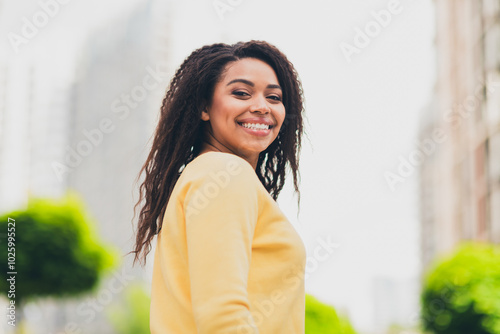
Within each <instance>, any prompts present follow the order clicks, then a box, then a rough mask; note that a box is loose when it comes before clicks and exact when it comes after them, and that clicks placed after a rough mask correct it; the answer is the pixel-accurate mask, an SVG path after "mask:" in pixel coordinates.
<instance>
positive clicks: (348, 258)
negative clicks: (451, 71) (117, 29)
mask: <svg viewBox="0 0 500 334" xmlns="http://www.w3.org/2000/svg"><path fill="white" fill-rule="evenodd" d="M140 1H142V0H120V1H118V0H106V1H102V0H101V1H98V0H86V1H82V0H72V1H69V3H68V4H65V5H61V7H60V9H59V10H60V11H59V12H58V13H57V15H55V16H54V18H51V20H50V22H49V23H48V24H47V26H46V27H44V28H43V29H40V31H39V33H38V35H37V36H36V37H35V38H33V39H32V40H31V41H30V42H29V44H28V45H23V46H21V47H20V50H21V52H20V53H19V54H18V55H16V56H15V58H16V59H44V60H45V61H47V59H50V58H51V57H52V56H53V55H54V54H57V53H59V54H67V57H60V56H59V57H57V60H58V64H57V68H59V69H60V71H59V72H55V73H53V74H52V75H53V76H61V77H64V76H65V75H68V73H72V72H71V70H70V69H71V67H72V66H73V65H74V64H73V62H74V60H75V53H76V52H77V50H78V46H79V45H80V44H81V42H82V41H83V39H84V38H85V37H86V36H87V34H88V32H89V30H90V29H95V28H97V27H99V26H100V25H103V24H107V23H108V22H109V20H110V19H111V18H113V17H115V16H118V15H120V12H122V11H123V12H126V11H128V10H130V9H131V8H133V5H134V4H135V3H137V2H140ZM394 1H395V0H394ZM221 2H223V3H233V4H236V5H234V6H232V7H233V9H232V10H231V11H227V12H225V13H224V16H223V17H224V19H223V20H221V19H220V18H219V16H218V15H217V12H216V10H215V8H214V6H213V2H212V1H206V0H203V1H202V0H188V1H182V2H181V1H177V2H175V16H174V17H173V18H172V21H171V22H169V25H170V27H171V28H172V29H173V30H172V34H173V35H172V37H173V46H174V48H173V50H172V52H173V58H174V59H173V66H174V67H177V66H178V65H180V63H181V62H182V60H183V59H184V58H185V57H186V56H187V55H189V53H190V52H191V51H193V50H194V49H196V48H198V47H200V46H202V45H204V44H209V43H213V42H219V41H222V42H236V41H239V40H249V39H264V40H267V41H269V42H271V43H273V44H275V45H276V46H278V47H279V48H280V49H281V50H282V51H283V52H284V53H285V54H286V55H287V56H288V57H289V59H290V60H291V61H292V63H293V64H294V65H295V67H296V69H297V70H298V73H299V75H300V77H301V79H302V84H303V87H304V91H305V99H306V117H307V124H306V131H307V132H308V134H309V138H310V140H311V142H310V143H309V142H308V140H307V137H305V138H304V143H303V155H302V159H301V168H300V172H301V176H302V183H301V196H302V202H301V204H302V205H301V212H300V216H299V220H297V219H296V212H297V208H296V198H295V197H293V198H292V191H291V189H292V188H291V184H290V182H288V183H287V185H286V187H285V189H284V191H283V192H282V195H281V197H280V199H279V204H280V207H281V208H282V210H283V211H284V212H285V213H286V214H287V216H288V217H289V219H290V221H291V222H292V223H293V224H294V226H295V228H296V229H297V231H298V232H299V234H300V235H301V236H302V238H303V240H304V243H305V245H306V247H307V250H308V255H309V256H311V257H312V256H313V251H314V249H315V247H317V246H318V242H317V238H318V237H323V238H324V239H326V237H327V236H330V237H331V239H332V240H334V241H336V242H338V243H340V244H341V246H340V247H339V248H338V249H337V250H336V251H335V252H334V254H332V256H331V258H329V259H328V260H327V261H325V262H323V263H321V265H320V266H319V268H318V269H317V270H316V271H314V272H311V273H310V276H309V277H308V279H307V280H306V291H307V292H308V293H311V294H313V295H315V296H317V297H318V298H319V299H321V300H323V301H325V302H328V303H330V304H333V305H334V306H336V307H338V308H339V309H345V310H347V311H348V312H349V315H350V317H351V319H352V321H353V322H354V324H355V326H356V327H357V328H359V329H361V330H364V331H368V330H369V329H371V328H373V324H374V322H375V321H376V319H374V313H373V312H374V307H373V301H372V299H373V298H372V294H373V289H372V287H371V284H372V279H373V278H374V277H380V276H382V277H388V278H393V279H405V278H412V277H417V276H418V274H419V270H420V268H419V265H420V264H419V258H418V256H419V248H418V242H419V235H418V233H419V229H418V208H417V203H418V202H417V190H418V187H417V186H418V183H417V176H416V174H414V175H413V176H412V177H410V178H408V179H407V181H406V182H405V183H403V184H399V185H397V188H396V191H394V192H393V191H391V190H390V188H389V187H388V185H387V183H386V182H385V179H384V173H385V172H386V171H394V172H395V171H396V168H397V165H398V163H399V160H398V156H399V155H402V156H404V157H408V155H409V153H410V152H411V151H412V150H413V147H414V144H415V142H416V135H417V129H418V122H419V114H420V113H421V110H422V108H424V107H425V105H426V104H427V102H428V101H429V98H430V93H431V90H432V85H433V82H434V54H433V52H434V50H433V34H434V17H433V14H434V13H433V8H432V1H431V0H420V1H411V0H401V1H400V2H399V3H400V5H399V6H400V7H401V11H402V12H401V13H400V14H397V15H392V16H391V22H390V23H389V24H388V25H387V26H386V27H383V28H382V29H381V32H380V34H379V35H378V36H376V37H373V38H372V39H371V42H370V44H369V45H368V46H367V47H366V48H363V49H361V50H360V53H359V54H355V55H353V57H352V60H353V61H352V62H351V63H348V62H347V61H346V59H345V58H344V56H343V54H342V52H341V51H340V48H339V45H340V43H342V42H346V43H349V44H353V38H354V35H355V30H354V28H356V27H359V28H360V29H364V28H365V25H366V24H367V23H369V22H370V21H373V20H374V18H373V16H372V15H371V11H377V12H378V11H380V10H382V9H386V8H387V6H388V4H389V3H390V2H391V1H390V0H385V1H380V0H374V1H369V2H368V1H362V0H337V1H333V0H331V1H326V0H313V1H308V2H305V1H296V0H294V1H285V0H279V1H264V0H253V1H245V0H240V1H236V0H232V1H229V0H224V1H221ZM2 6H3V8H2ZM12 8H15V9H16V11H15V12H16V13H17V14H16V15H5V13H7V12H8V11H9V9H12ZM39 8H40V7H39V4H38V2H35V1H31V2H29V1H26V5H24V7H22V6H21V5H20V4H18V3H15V1H14V0H8V1H5V0H4V1H3V3H2V2H1V0H0V31H3V32H5V31H13V32H19V31H20V29H21V26H22V21H21V20H20V17H23V16H26V17H31V16H32V15H33V13H35V12H36V11H37V10H39ZM10 12H12V11H10ZM38 43H43V44H44V45H46V46H50V47H44V48H36V46H37V45H39V44H38ZM33 50H37V52H38V53H35V52H33ZM40 50H47V52H45V53H40ZM6 55H7V56H9V57H10V56H13V54H12V48H11V47H10V46H9V44H8V40H7V38H5V36H2V38H1V39H0V57H1V56H6ZM61 60H66V62H61ZM70 79H71V78H70V77H69V76H68V80H70ZM289 181H291V179H290V180H289ZM410 316H411V314H409V315H408V318H410Z"/></svg>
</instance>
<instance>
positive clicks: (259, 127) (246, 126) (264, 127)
mask: <svg viewBox="0 0 500 334" xmlns="http://www.w3.org/2000/svg"><path fill="white" fill-rule="evenodd" d="M237 123H238V122H237ZM238 125H239V126H240V127H241V128H242V129H243V130H244V131H245V132H247V133H249V134H252V135H255V136H267V135H268V134H270V133H271V128H273V126H272V125H268V124H258V123H238Z"/></svg>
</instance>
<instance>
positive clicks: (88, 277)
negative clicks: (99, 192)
mask: <svg viewBox="0 0 500 334" xmlns="http://www.w3.org/2000/svg"><path fill="white" fill-rule="evenodd" d="M9 218H10V219H9ZM9 220H10V222H11V223H12V220H14V221H15V231H14V234H12V231H13V230H12V227H13V225H12V224H10V225H9ZM8 225H9V226H8ZM93 225H94V222H93V221H92V219H90V218H89V217H88V215H87V213H86V212H85V208H84V205H83V203H82V201H81V200H80V199H79V197H78V196H77V195H76V194H75V193H73V192H69V193H68V194H67V195H66V196H65V197H64V198H62V199H59V200H54V199H40V198H38V199H30V201H29V204H28V207H27V208H26V209H25V210H18V211H14V212H10V213H8V214H5V215H3V216H1V217H0V237H2V239H3V240H2V239H0V240H1V241H2V242H1V243H0V245H1V247H0V268H1V271H0V293H2V294H7V293H8V291H9V288H10V286H9V282H7V280H6V279H7V278H8V276H9V275H8V274H7V273H8V272H12V271H13V270H12V267H9V263H8V255H9V254H8V253H11V254H10V255H12V252H8V247H7V246H8V243H7V242H3V241H8V240H9V239H8V237H13V239H10V241H12V240H14V242H15V265H14V266H15V267H14V268H15V269H14V270H15V272H17V274H16V280H15V299H16V304H17V303H19V302H20V301H21V300H22V301H27V300H29V299H32V298H36V297H44V296H53V297H64V296H70V295H77V294H80V293H83V292H87V291H89V290H92V289H93V288H95V287H96V285H97V284H98V281H99V278H100V276H101V273H103V271H104V270H106V269H108V268H110V267H112V266H113V265H114V262H115V258H116V256H115V251H114V249H112V248H110V247H109V246H105V245H102V244H101V243H100V242H99V240H98V238H97V236H96V233H95V231H94V226H93ZM9 228H10V232H9V234H8V231H9V230H8V229H9ZM11 246H12V244H11ZM10 251H12V248H11V249H10ZM11 259H12V256H11Z"/></svg>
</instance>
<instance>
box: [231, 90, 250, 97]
mask: <svg viewBox="0 0 500 334" xmlns="http://www.w3.org/2000/svg"><path fill="white" fill-rule="evenodd" d="M233 94H234V95H236V96H250V95H249V94H248V93H247V92H243V91H241V90H236V91H234V92H233Z"/></svg>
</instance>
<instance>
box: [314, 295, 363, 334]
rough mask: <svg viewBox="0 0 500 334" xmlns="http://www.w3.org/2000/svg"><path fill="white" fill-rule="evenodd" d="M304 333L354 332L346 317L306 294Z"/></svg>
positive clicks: (344, 333)
mask: <svg viewBox="0 0 500 334" xmlns="http://www.w3.org/2000/svg"><path fill="white" fill-rule="evenodd" d="M305 332H306V334H356V332H355V331H354V329H353V328H352V326H351V324H350V322H349V320H348V319H347V317H344V316H338V315H337V312H336V311H335V309H334V308H333V307H332V306H329V305H327V304H323V303H322V302H320V301H318V300H317V299H316V298H314V297H313V296H311V295H308V294H306V330H305Z"/></svg>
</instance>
